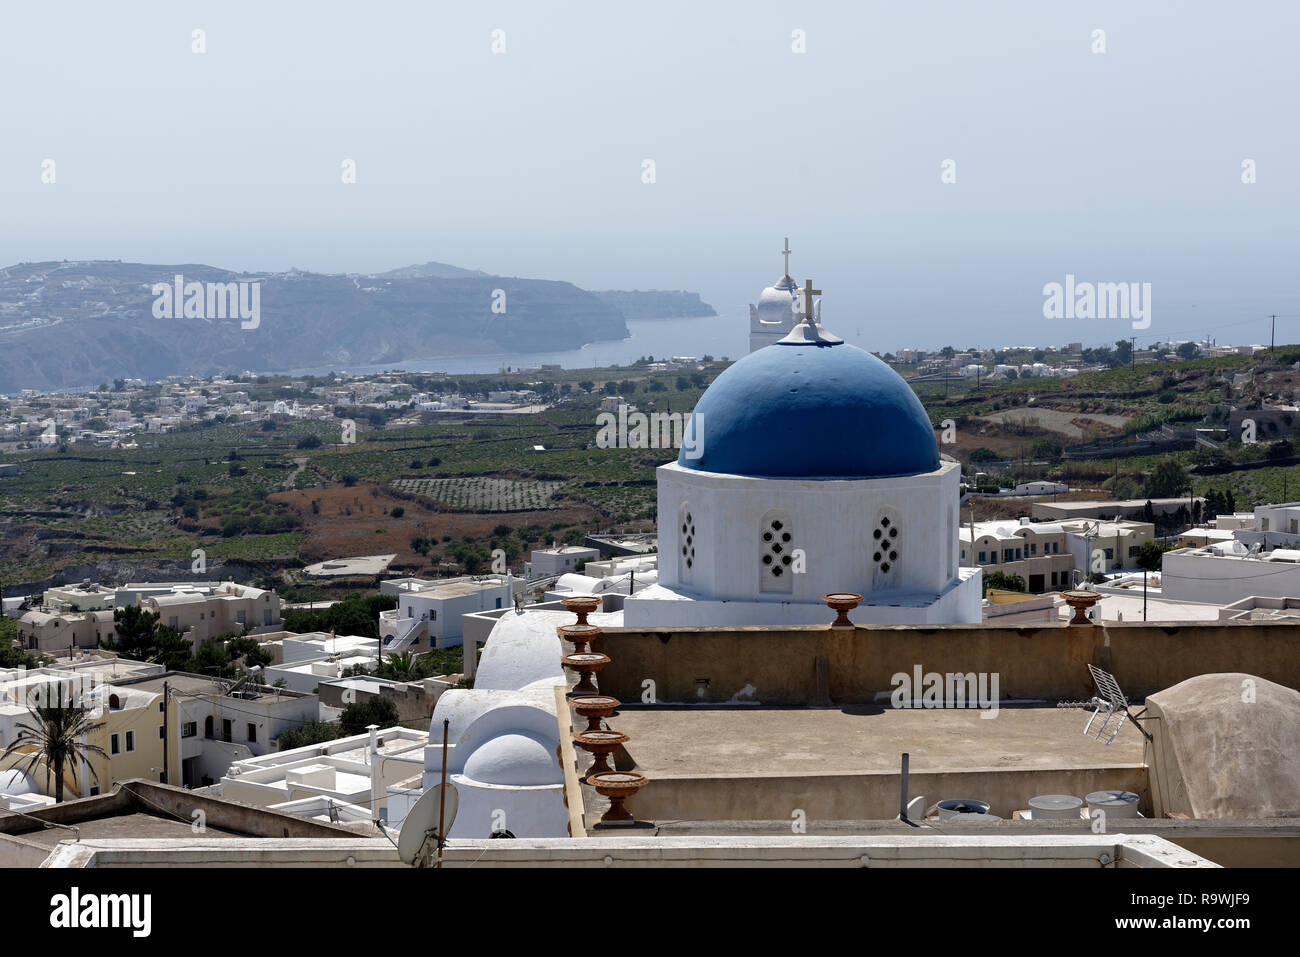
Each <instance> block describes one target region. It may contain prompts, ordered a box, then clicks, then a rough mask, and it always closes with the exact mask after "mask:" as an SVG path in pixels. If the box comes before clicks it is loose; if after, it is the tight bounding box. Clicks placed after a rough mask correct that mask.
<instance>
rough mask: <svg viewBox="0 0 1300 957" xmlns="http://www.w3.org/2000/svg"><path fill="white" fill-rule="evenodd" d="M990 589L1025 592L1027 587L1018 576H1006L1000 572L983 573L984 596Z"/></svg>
mask: <svg viewBox="0 0 1300 957" xmlns="http://www.w3.org/2000/svg"><path fill="white" fill-rule="evenodd" d="M990 588H1001V589H1004V590H1006V591H1019V592H1023V591H1026V590H1027V588H1028V586H1027V585H1026V584H1025V580H1024V579H1023V578H1021V577H1020V576H1019V575H1008V574H1007V573H1006V572H1001V571H993V572H991V571H985V572H984V594H986V595H987V594H988V591H989V589H990Z"/></svg>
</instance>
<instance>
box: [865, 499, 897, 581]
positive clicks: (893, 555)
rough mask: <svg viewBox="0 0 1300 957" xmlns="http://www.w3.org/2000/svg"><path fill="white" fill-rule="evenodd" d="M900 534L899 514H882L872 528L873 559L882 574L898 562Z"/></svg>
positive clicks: (886, 572) (887, 572)
mask: <svg viewBox="0 0 1300 957" xmlns="http://www.w3.org/2000/svg"><path fill="white" fill-rule="evenodd" d="M899 536H900V531H899V528H898V516H897V515H890V514H888V513H886V514H884V515H881V516H880V519H879V521H877V522H876V527H875V528H874V529H872V530H871V560H872V561H874V562H875V563H876V568H877V569H878V570H879V571H880V572H881V573H882V574H886V575H887V574H889V570H890V569H891V568H894V567H895V566H896V565H897V564H898V555H899V548H900V545H901V541H900V538H899Z"/></svg>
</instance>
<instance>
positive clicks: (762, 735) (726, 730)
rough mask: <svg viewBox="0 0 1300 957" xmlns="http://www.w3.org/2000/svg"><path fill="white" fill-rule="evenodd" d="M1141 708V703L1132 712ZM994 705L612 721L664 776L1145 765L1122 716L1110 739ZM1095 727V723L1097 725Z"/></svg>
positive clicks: (653, 711)
mask: <svg viewBox="0 0 1300 957" xmlns="http://www.w3.org/2000/svg"><path fill="white" fill-rule="evenodd" d="M1135 710H1136V709H1135ZM992 713H993V712H991V711H987V712H986V711H981V710H979V709H975V708H969V709H954V708H947V709H919V710H913V709H895V708H892V707H889V706H888V705H887V704H886V705H885V706H884V707H875V706H870V705H861V706H853V705H849V706H843V707H836V708H769V707H762V706H755V705H750V706H746V705H729V706H726V707H716V706H715V707H708V706H698V707H697V706H690V705H659V706H646V707H637V706H633V705H624V706H623V707H622V708H620V709H619V711H618V714H616V715H615V716H614V717H612V718H610V719H609V725H610V727H613V728H616V729H617V730H619V731H622V732H623V733H624V734H627V735H629V736H630V737H631V739H632V740H631V741H629V742H628V744H627V750H628V754H629V755H630V756H631V757H632V759H633V760H634V761H635V762H636V764H637V768H638V770H640V771H641V772H642V773H643V774H647V775H650V776H651V777H652V778H653V776H654V775H655V774H656V773H658V774H675V775H676V774H698V773H707V774H726V775H737V776H739V775H748V774H837V773H838V774H861V773H870V772H897V771H898V769H899V759H900V758H899V756H900V755H901V754H902V753H903V752H904V751H906V752H908V753H909V754H910V766H911V770H912V772H913V773H915V772H923V771H961V770H974V769H984V768H1040V769H1058V768H1096V767H1118V766H1123V765H1131V764H1140V763H1141V762H1142V745H1143V738H1142V735H1141V734H1140V733H1139V732H1138V731H1137V730H1136V729H1135V728H1133V727H1132V726H1131V725H1130V723H1129V722H1128V721H1125V723H1124V727H1123V728H1122V729H1121V731H1120V733H1119V735H1118V736H1117V737H1116V738H1115V741H1114V742H1113V743H1112V744H1111V745H1110V746H1106V745H1105V744H1104V743H1103V742H1101V741H1097V740H1094V739H1093V738H1091V737H1088V736H1085V735H1084V734H1083V728H1084V725H1085V724H1087V721H1088V717H1089V715H1090V714H1091V712H1090V711H1077V710H1067V709H1063V708H1054V707H1050V708H1049V707H1034V706H1016V707H1004V708H1000V709H999V710H998V711H997V712H996V716H995V717H981V715H986V714H992ZM1095 728H1096V725H1094V730H1095Z"/></svg>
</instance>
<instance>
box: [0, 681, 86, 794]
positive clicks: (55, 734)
mask: <svg viewBox="0 0 1300 957" xmlns="http://www.w3.org/2000/svg"><path fill="white" fill-rule="evenodd" d="M44 690H45V691H47V692H48V691H52V692H53V694H54V695H56V696H58V695H60V691H59V689H58V686H56V685H52V684H51V685H46V686H45V688H44ZM38 693H39V692H38ZM27 710H28V711H29V712H30V713H31V715H32V718H33V719H34V720H33V721H31V722H27V723H23V724H19V725H18V726H17V731H18V733H17V734H16V735H14V739H13V741H11V742H10V743H9V746H8V747H7V748H5V750H4V754H3V755H0V758H8V757H9V756H10V755H12V754H16V753H21V754H22V755H23V757H26V758H27V763H26V767H25V768H24V770H25V771H26V772H27V773H28V774H31V773H32V772H33V771H35V770H36V768H37V767H38V766H40V764H41V763H42V762H43V763H44V764H45V785H46V787H47V788H48V787H49V783H50V774H51V772H52V773H53V774H54V800H55V802H56V803H62V802H63V772H64V769H65V768H70V769H71V771H72V783H73V784H74V785H75V784H76V783H77V768H78V767H79V766H80V765H81V763H82V762H83V761H84V762H85V763H86V767H87V768H89V769H90V775H91V777H92V778H93V779H94V781H95V782H96V783H98V782H99V775H98V773H96V771H95V768H94V766H93V765H91V764H90V762H89V761H88V760H87V759H88V758H89V757H91V756H92V755H95V756H98V757H105V758H106V757H108V755H107V754H105V753H104V749H103V748H101V747H99V746H98V745H95V744H86V743H85V741H86V738H87V737H88V736H89V735H90V734H91V733H92V732H94V731H98V730H99V729H100V728H102V727H103V726H104V722H102V721H98V722H92V721H91V720H90V711H89V710H88V709H87V708H85V707H84V706H81V705H75V704H67V703H64V702H62V701H59V702H58V703H57V704H55V703H46V704H42V703H40V702H39V701H33V702H32V703H31V704H29V705H28V708H27Z"/></svg>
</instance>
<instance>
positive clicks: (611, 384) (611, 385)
mask: <svg viewBox="0 0 1300 957" xmlns="http://www.w3.org/2000/svg"><path fill="white" fill-rule="evenodd" d="M600 391H601V392H603V393H605V395H618V383H617V382H615V381H614V380H613V379H608V380H606V382H605V384H604V385H603V386H601V387H600Z"/></svg>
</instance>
